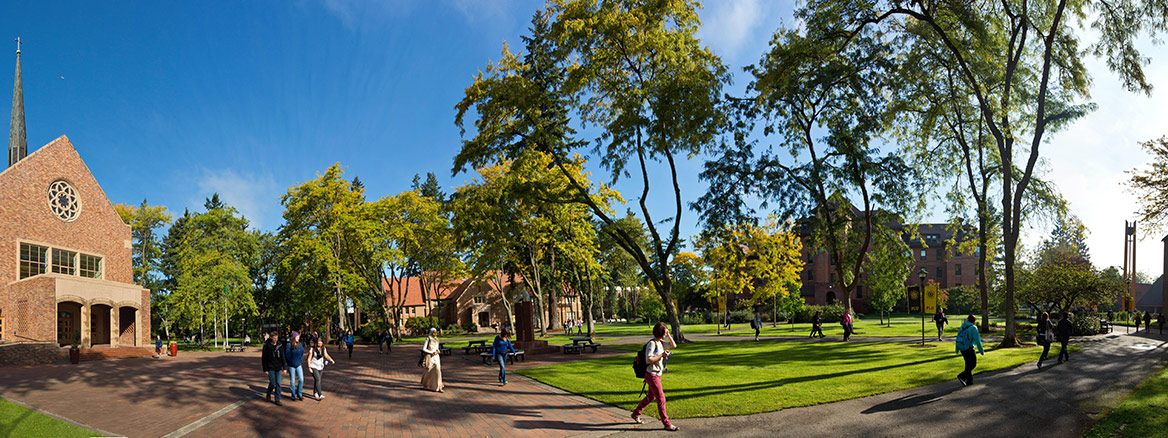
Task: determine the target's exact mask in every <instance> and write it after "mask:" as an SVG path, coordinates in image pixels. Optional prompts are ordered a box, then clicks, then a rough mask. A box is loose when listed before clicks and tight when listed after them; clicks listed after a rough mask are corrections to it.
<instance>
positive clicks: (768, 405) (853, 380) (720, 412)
mask: <svg viewBox="0 0 1168 438" xmlns="http://www.w3.org/2000/svg"><path fill="white" fill-rule="evenodd" d="M638 347H639V346H637V345H630V346H614V347H613V349H616V350H626V351H627V350H633V351H635V350H636V349H637V348H638ZM1072 348H1075V347H1072ZM1075 349H1077V348H1075ZM1052 350H1053V351H1052V352H1051V354H1052V355H1053V354H1057V351H1058V346H1057V345H1056V346H1055V347H1054V348H1053V349H1052ZM676 351H677V353H678V354H675V355H674V357H673V358H672V362H671V364H670V368H671V370H670V371H671V372H669V373H667V374H666V376H665V377H664V378H663V384H664V386H665V392H666V398H667V399H669V406H670V407H669V412H670V417H675V418H697V417H717V416H729V415H745V414H754V413H761V412H772V411H777V410H782V409H787V408H793V407H800V406H811V405H818V404H823V403H831V402H836V401H843V400H850V399H854V398H860V397H867V396H871V395H877V394H884V393H888V392H893V391H899V390H904V389H911V388H916V387H921V386H926V385H931V384H935V383H940V382H945V381H950V380H952V381H953V384H954V385H957V382H956V380H955V377H954V376H956V374H957V373H958V372H959V371H960V368H961V358H960V356H958V355H956V354H955V353H953V346H952V344H951V343H949V342H945V343H943V344H941V345H939V346H938V347H936V348H926V349H912V348H911V347H909V346H908V344H901V343H802V342H765V343H755V342H733V341H730V342H724V341H715V342H698V343H692V344H685V345H682V346H679V348H678V349H677V350H676ZM1072 351H1073V350H1072ZM1039 352H1040V350H1037V349H1035V348H1010V349H1003V350H987V351H986V353H987V355H986V356H980V355H979V356H978V368H977V370H976V373H977V374H981V373H985V372H989V371H994V370H1000V369H1006V368H1012V367H1015V366H1018V365H1021V364H1024V363H1029V362H1033V361H1034V360H1035V359H1037V355H1038V353H1039ZM631 364H632V355H631V354H626V355H620V356H614V357H608V358H601V359H594V360H589V361H582V362H575V363H568V364H557V365H550V366H543V367H536V368H530V369H525V370H519V371H517V372H518V373H520V374H523V375H525V376H527V377H531V378H533V379H536V380H538V381H540V382H542V383H545V384H548V385H550V386H555V387H557V388H560V389H563V390H565V391H568V392H572V393H575V394H578V395H581V396H584V397H588V398H591V399H593V400H597V401H599V402H602V403H605V404H609V405H612V406H615V407H618V408H621V409H625V410H631V409H632V408H633V407H635V405H636V402H637V401H639V400H640V396H639V391H640V389H641V384H640V381H639V380H638V379H636V378H635V377H634V376H633V375H632V370H631Z"/></svg>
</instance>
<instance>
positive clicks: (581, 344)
mask: <svg viewBox="0 0 1168 438" xmlns="http://www.w3.org/2000/svg"><path fill="white" fill-rule="evenodd" d="M568 339H571V340H572V343H571V344H564V346H563V350H564V354H568V353H575V354H580V353H583V352H584V349H585V348H591V349H592V352H593V353H595V352H596V349H597V348H599V347H600V344H598V343H596V342H592V337H591V336H578V337H573V338H568Z"/></svg>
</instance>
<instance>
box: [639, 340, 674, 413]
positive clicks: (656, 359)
mask: <svg viewBox="0 0 1168 438" xmlns="http://www.w3.org/2000/svg"><path fill="white" fill-rule="evenodd" d="M663 340H668V341H669V348H677V343H676V342H673V336H671V335H670V334H669V328H668V327H666V326H665V323H664V322H659V323H657V325H655V326H653V340H652V341H649V342H648V343H646V344H645V364H646V366H645V385H646V387H647V388H648V394H646V395H645V398H643V399H641V403H639V404H637V408H636V409H633V415H632V417H633V421H635V422H637V423H638V424H640V423H643V421H641V411H643V410H645V407H646V406H649V403H652V402H654V401H656V402H657V415H658V416H660V417H661V423H662V424H663V425H665V430H669V431H676V430H677V426H674V425H673V423H670V422H669V415H668V414H666V413H665V391H664V390H663V389H662V388H661V373H663V372H664V371H665V361H666V358H668V357H669V356H670V355H671V354H672V353H671V352H670V351H669V348H665V345H664V344H662V341H663Z"/></svg>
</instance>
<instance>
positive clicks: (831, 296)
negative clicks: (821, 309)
mask: <svg viewBox="0 0 1168 438" xmlns="http://www.w3.org/2000/svg"><path fill="white" fill-rule="evenodd" d="M832 304H835V292H828V293H827V305H829V306H830V305H832Z"/></svg>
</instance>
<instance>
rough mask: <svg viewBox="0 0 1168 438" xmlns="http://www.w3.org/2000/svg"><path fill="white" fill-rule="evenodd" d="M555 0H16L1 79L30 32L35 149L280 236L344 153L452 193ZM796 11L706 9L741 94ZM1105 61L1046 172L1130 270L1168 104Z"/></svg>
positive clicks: (121, 188)
mask: <svg viewBox="0 0 1168 438" xmlns="http://www.w3.org/2000/svg"><path fill="white" fill-rule="evenodd" d="M542 5H543V2H542V1H520V0H493V1H477V0H444V1H433V2H428V1H356V0H323V1H308V0H300V1H288V2H278V1H271V0H267V1H263V0H261V1H248V2H225V1H209V2H140V1H134V2H117V3H106V2H31V1H27V2H26V1H21V2H3V3H0V89H2V90H7V89H8V88H7V87H9V86H10V85H11V84H12V76H11V75H12V71H13V70H12V63H13V62H14V57H13V52H12V51H11V50H13V49H14V48H15V47H14V44H15V43H12V42H11V38H14V37H16V36H20V37H21V39H22V40H24V41H25V45H24V51H23V59H22V63H23V79H24V96H25V113H26V124H27V127H28V128H27V129H28V143H29V148H30V150H33V149H36V148H38V147H40V146H41V145H43V144H46V143H48V142H49V141H51V140H52V139H54V138H56V137H57V136H60V135H68V136H69V138H70V139H71V140H72V142H73V144H74V146H76V147H77V149H78V151H79V152H80V153H81V156H82V158H83V159H85V161H86V163H87V164H88V165H89V168H90V169H91V170H92V171H93V173H94V174H95V175H96V177H97V179H98V181H99V182H100V183H101V184H102V187H103V188H104V189H105V192H106V194H107V195H108V196H109V197H110V199H111V200H112V201H113V202H122V203H133V204H136V203H138V202H140V201H141V200H142V199H143V198H146V199H148V201H149V202H150V203H151V204H156V205H166V206H168V207H169V208H170V209H171V210H172V211H174V212H176V213H179V214H181V212H182V210H183V209H184V208H192V209H199V208H201V205H202V200H203V199H204V198H206V197H207V196H209V195H210V194H211V193H212V192H219V193H220V194H221V195H222V196H223V198H224V199H225V201H226V202H227V203H229V204H231V205H234V206H236V207H237V208H239V209H240V210H241V211H242V212H243V213H244V214H245V215H246V216H247V217H248V218H249V219H250V220H252V222H253V224H254V225H256V226H257V227H259V228H261V229H265V230H275V228H276V227H277V226H279V224H280V222H281V219H280V214H281V212H282V208H281V207H280V205H279V196H280V195H281V194H283V193H285V192H286V190H287V188H288V187H289V186H291V185H292V184H295V183H298V182H302V181H305V180H307V179H310V178H313V177H314V176H315V174H316V173H317V172H320V171H323V170H324V169H325V168H327V167H328V166H329V165H332V164H333V163H336V162H340V163H341V164H342V165H344V166H345V168H346V173H347V175H348V176H350V177H351V176H353V175H357V176H360V178H361V179H362V181H364V182H365V183H366V186H367V190H368V192H369V193H370V194H371V195H373V196H382V195H387V194H395V193H398V192H400V191H402V190H407V189H408V188H409V184H410V181H411V179H412V178H413V175H414V174H415V173H421V174H424V173H425V172H428V171H429V172H434V173H435V174H437V175H438V176H439V178H440V180H441V181H442V183H443V185H444V186H445V187H446V188H447V191H451V190H452V189H453V187H455V186H457V185H461V184H463V183H464V182H465V181H466V180H467V178H468V177H467V176H466V174H462V175H459V176H457V177H453V178H452V177H451V176H450V168H451V164H452V158H453V157H454V155H455V153H456V152H457V150H458V148H459V145H460V137H459V133H458V129H457V127H455V126H454V124H453V120H454V114H455V110H454V105H455V103H457V102H458V100H459V99H460V98H461V97H462V92H463V90H464V89H465V87H466V86H467V85H469V84H470V82H471V79H472V77H473V75H474V74H475V72H477V71H478V70H480V69H481V68H482V67H483V66H484V65H485V64H486V63H487V62H488V61H489V60H491V59H495V58H497V57H498V55H499V53H500V51H501V49H502V44H503V42H504V41H506V42H508V43H510V44H511V46H512V47H513V49H518V48H519V46H521V41H520V39H519V36H520V35H521V34H523V33H525V31H526V28H527V26H528V24H529V19H530V17H531V14H532V12H534V11H535V10H536V9H537V8H539V7H541V6H542ZM791 5H792V3H791V2H785V1H782V2H774V1H767V0H725V1H707V2H706V8H705V9H704V10H703V11H702V13H701V15H702V20H703V27H702V30H701V33H700V36H701V37H702V39H703V41H704V42H705V43H706V44H708V45H709V46H710V47H711V48H712V49H713V50H714V51H715V53H718V54H719V55H720V56H722V58H723V60H724V61H725V62H726V63H727V64H728V65H729V66H730V67H731V69H732V71H734V72H736V77H735V84H734V87H733V90H741V89H742V88H743V86H744V85H745V83H746V81H747V80H746V78H745V77H744V75H743V74H742V73H741V68H742V67H743V66H745V65H748V64H751V63H753V62H755V61H756V60H757V59H758V58H759V57H760V56H761V54H762V53H763V52H764V50H765V49H766V46H767V43H768V41H769V40H770V35H771V34H772V33H773V32H774V31H775V29H777V28H778V27H779V26H780V24H781V23H782V22H783V21H784V20H785V21H786V22H787V23H788V24H790V20H791V19H790V8H791ZM5 41H7V43H6V42H5ZM5 44H8V45H5ZM5 48H7V49H5ZM4 54H7V55H4ZM1150 54H1151V56H1152V57H1153V64H1152V66H1151V70H1150V71H1149V75H1148V76H1149V78H1151V80H1152V81H1153V83H1155V84H1157V85H1159V86H1160V87H1161V88H1163V87H1165V86H1168V84H1165V83H1164V82H1165V81H1163V80H1162V79H1166V78H1168V73H1166V71H1168V70H1166V69H1165V66H1168V51H1165V50H1164V49H1163V47H1156V48H1154V50H1153V51H1152V52H1150ZM1092 71H1093V74H1094V75H1095V80H1096V82H1095V87H1094V92H1093V97H1094V98H1095V100H1096V102H1097V103H1099V105H1100V109H1099V110H1098V111H1097V112H1096V113H1094V114H1092V115H1090V116H1088V117H1087V118H1085V119H1084V120H1082V121H1080V122H1079V123H1078V124H1076V125H1075V126H1074V127H1072V128H1071V130H1069V131H1067V132H1065V133H1060V134H1057V135H1055V136H1052V137H1051V143H1050V144H1051V146H1050V147H1047V148H1046V149H1044V155H1045V156H1047V157H1048V158H1049V163H1048V167H1049V168H1050V169H1051V173H1050V178H1051V179H1052V180H1054V181H1055V182H1056V184H1058V185H1059V186H1060V188H1061V189H1063V191H1064V193H1065V194H1066V195H1067V197H1068V199H1069V200H1070V201H1071V203H1072V208H1073V209H1074V210H1075V212H1076V213H1077V214H1079V215H1080V216H1081V217H1082V218H1083V220H1084V222H1085V223H1086V224H1087V226H1088V227H1090V228H1091V229H1092V231H1093V234H1092V235H1091V238H1090V240H1089V244H1090V245H1091V247H1092V251H1093V258H1094V259H1095V261H1096V263H1097V264H1102V265H1111V264H1121V263H1122V253H1121V251H1120V250H1119V227H1120V226H1121V225H1122V222H1123V220H1124V219H1130V218H1131V217H1132V216H1133V213H1132V211H1134V208H1131V207H1130V202H1132V201H1133V200H1134V197H1133V196H1131V195H1130V194H1127V193H1125V192H1124V191H1123V187H1122V186H1121V185H1120V183H1121V182H1122V181H1123V180H1125V179H1126V175H1124V173H1123V172H1124V171H1125V170H1127V169H1130V168H1132V167H1135V166H1137V165H1140V164H1141V163H1142V162H1144V161H1146V160H1147V158H1146V156H1145V155H1144V153H1143V152H1142V151H1140V149H1139V147H1138V146H1137V144H1136V142H1138V141H1142V140H1147V139H1150V138H1154V137H1159V136H1160V135H1164V134H1168V130H1166V129H1164V115H1163V113H1162V112H1161V109H1162V108H1164V107H1165V104H1166V103H1168V102H1166V100H1165V98H1164V97H1163V96H1164V93H1163V92H1162V90H1158V91H1157V93H1156V94H1155V95H1154V96H1153V97H1152V98H1145V97H1141V96H1136V95H1132V94H1128V93H1126V92H1124V91H1122V90H1121V89H1120V87H1119V86H1118V84H1116V83H1115V80H1114V76H1113V75H1112V74H1110V73H1109V72H1107V71H1106V69H1105V68H1104V67H1103V66H1102V64H1100V63H1098V62H1093V63H1092ZM5 93H7V91H4V92H3V93H0V95H2V96H4V99H3V101H4V102H5V103H4V104H3V105H0V107H4V108H7V105H8V100H7V96H8V94H5ZM0 120H2V119H0ZM700 166H701V159H700V158H699V159H694V160H690V161H688V162H684V163H682V164H681V170H682V171H681V174H682V177H683V181H682V191H683V197H684V198H685V199H686V201H691V200H693V199H696V198H697V197H698V196H700V195H701V193H702V192H703V191H704V186H703V185H702V184H701V183H700V182H699V181H698V180H697V177H696V174H697V173H698V172H699V171H700ZM660 182H662V183H664V182H665V181H660ZM658 187H662V190H660V191H656V192H653V193H652V194H651V196H650V199H651V202H652V205H653V206H654V210H655V211H657V212H661V213H658V214H661V215H663V214H665V212H667V211H669V210H670V207H671V206H670V205H669V202H668V198H669V197H668V196H667V195H668V193H667V192H666V191H665V190H664V186H658ZM617 188H618V189H621V190H622V191H623V192H626V193H627V194H628V195H631V194H633V193H636V192H638V191H639V190H637V189H638V188H639V187H635V186H626V185H624V184H618V185H617ZM628 197H630V198H631V196H628ZM684 215H685V217H686V220H685V221H684V224H685V226H684V228H683V230H682V231H683V235H690V234H693V233H694V232H696V231H697V230H696V228H695V225H694V224H695V223H696V214H694V213H693V212H691V211H688V210H687V211H686V212H685V213H684ZM927 219H930V220H941V219H943V218H940V217H938V218H927ZM1158 244H1159V239H1158V238H1155V239H1149V240H1148V241H1147V242H1145V243H1143V244H1141V247H1140V251H1141V252H1140V254H1141V259H1140V260H1141V263H1140V266H1141V268H1142V270H1145V271H1147V272H1151V273H1157V274H1158V273H1159V271H1160V270H1161V268H1160V267H1161V266H1162V264H1161V261H1162V260H1161V258H1160V256H1159V254H1160V251H1161V250H1160V248H1159V247H1158Z"/></svg>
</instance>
